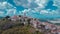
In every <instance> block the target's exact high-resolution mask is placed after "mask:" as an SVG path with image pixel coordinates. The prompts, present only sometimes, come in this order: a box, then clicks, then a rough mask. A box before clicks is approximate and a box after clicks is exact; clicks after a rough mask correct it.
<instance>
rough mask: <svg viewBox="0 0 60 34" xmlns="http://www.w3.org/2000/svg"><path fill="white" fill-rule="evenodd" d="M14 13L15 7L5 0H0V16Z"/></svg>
mask: <svg viewBox="0 0 60 34" xmlns="http://www.w3.org/2000/svg"><path fill="white" fill-rule="evenodd" d="M1 11H2V12H1ZM15 13H16V7H14V6H13V5H11V4H10V3H8V2H6V1H4V2H0V16H3V15H5V16H6V15H14V14H15Z"/></svg>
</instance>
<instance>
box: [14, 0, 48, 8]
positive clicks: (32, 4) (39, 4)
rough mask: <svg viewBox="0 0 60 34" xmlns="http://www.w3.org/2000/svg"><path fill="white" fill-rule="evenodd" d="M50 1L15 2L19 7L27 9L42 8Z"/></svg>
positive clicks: (21, 0) (20, 0) (16, 0)
mask: <svg viewBox="0 0 60 34" xmlns="http://www.w3.org/2000/svg"><path fill="white" fill-rule="evenodd" d="M47 2H48V0H14V3H15V4H16V5H17V6H23V7H25V8H36V7H42V8H44V6H45V5H46V4H47Z"/></svg>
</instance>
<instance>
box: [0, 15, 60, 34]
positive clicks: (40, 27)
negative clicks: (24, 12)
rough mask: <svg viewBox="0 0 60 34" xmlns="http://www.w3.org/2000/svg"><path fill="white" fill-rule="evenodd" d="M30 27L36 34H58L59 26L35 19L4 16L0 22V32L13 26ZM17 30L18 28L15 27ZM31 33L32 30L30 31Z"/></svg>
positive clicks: (59, 33)
mask: <svg viewBox="0 0 60 34" xmlns="http://www.w3.org/2000/svg"><path fill="white" fill-rule="evenodd" d="M16 24H18V25H19V26H27V27H29V26H31V27H32V28H34V29H35V31H37V32H43V33H44V34H60V26H57V25H54V24H51V23H49V22H48V21H47V22H44V21H40V20H39V19H36V18H31V17H26V16H21V15H19V16H16V15H14V16H12V17H10V16H6V17H4V18H2V19H1V20H0V30H7V29H9V28H12V27H13V26H17V25H16ZM17 28H18V27H17ZM31 31H32V29H31Z"/></svg>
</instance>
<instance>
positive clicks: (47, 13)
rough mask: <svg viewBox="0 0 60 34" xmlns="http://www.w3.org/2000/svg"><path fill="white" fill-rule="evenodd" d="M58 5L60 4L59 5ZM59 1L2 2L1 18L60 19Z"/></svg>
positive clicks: (16, 0)
mask: <svg viewBox="0 0 60 34" xmlns="http://www.w3.org/2000/svg"><path fill="white" fill-rule="evenodd" d="M57 3H58V4H57ZM59 3H60V1H58V0H44V1H43V0H0V6H1V7H0V16H7V15H9V16H13V15H24V13H26V16H28V17H33V18H39V19H40V18H42V19H58V18H60V4H59Z"/></svg>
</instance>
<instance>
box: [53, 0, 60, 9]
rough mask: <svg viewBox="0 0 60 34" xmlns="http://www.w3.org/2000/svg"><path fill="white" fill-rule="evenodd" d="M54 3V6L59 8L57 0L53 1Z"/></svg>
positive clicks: (59, 4)
mask: <svg viewBox="0 0 60 34" xmlns="http://www.w3.org/2000/svg"><path fill="white" fill-rule="evenodd" d="M53 2H54V4H53V5H54V6H57V7H58V8H60V1H59V0H53Z"/></svg>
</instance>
